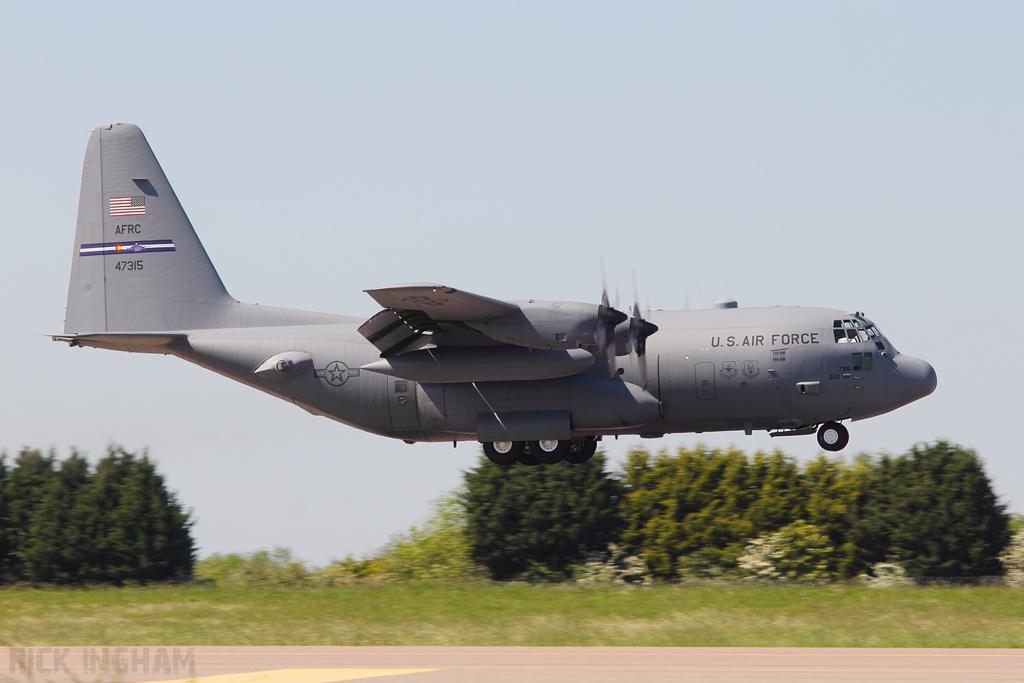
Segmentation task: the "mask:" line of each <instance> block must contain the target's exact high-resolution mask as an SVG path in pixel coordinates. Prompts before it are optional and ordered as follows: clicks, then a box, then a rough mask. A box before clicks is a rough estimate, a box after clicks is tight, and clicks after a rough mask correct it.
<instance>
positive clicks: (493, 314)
mask: <svg viewBox="0 0 1024 683" xmlns="http://www.w3.org/2000/svg"><path fill="white" fill-rule="evenodd" d="M366 293H367V294H369V295H370V296H372V297H373V299H374V300H375V301H376V302H377V303H379V304H380V305H381V306H383V307H384V308H390V309H392V310H396V311H422V312H423V313H424V314H426V316H427V317H428V318H430V319H431V320H438V321H449V322H460V321H466V320H486V319H488V318H501V317H504V316H506V315H512V314H513V313H517V312H518V311H519V307H518V306H516V305H515V304H510V303H507V302H505V301H498V300H497V299H490V298H488V297H486V296H480V295H479V294H470V293H469V292H461V291H459V290H457V289H454V288H452V287H445V286H444V285H435V284H430V283H425V282H415V283H411V284H405V285H391V286H389V287H381V288H379V289H367V290H366Z"/></svg>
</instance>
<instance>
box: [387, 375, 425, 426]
mask: <svg viewBox="0 0 1024 683" xmlns="http://www.w3.org/2000/svg"><path fill="white" fill-rule="evenodd" d="M389 388H390V389H391V391H390V392H389V394H388V410H389V411H390V413H391V428H392V429H416V428H418V427H419V426H420V414H419V410H418V408H417V406H416V403H417V401H416V382H413V381H412V380H408V379H396V380H392V381H391V386H390V387H389Z"/></svg>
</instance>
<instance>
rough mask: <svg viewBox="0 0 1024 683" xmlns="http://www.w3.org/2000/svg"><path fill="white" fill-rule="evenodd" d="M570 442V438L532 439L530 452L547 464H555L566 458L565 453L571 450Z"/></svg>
mask: <svg viewBox="0 0 1024 683" xmlns="http://www.w3.org/2000/svg"><path fill="white" fill-rule="evenodd" d="M570 443H571V442H570V441H569V440H564V441H555V440H554V439H551V440H545V441H531V442H530V453H532V454H533V457H535V458H537V460H539V461H540V462H542V463H544V464H545V465H554V464H555V463H556V462H561V461H562V459H563V458H565V454H566V453H568V452H569V444H570Z"/></svg>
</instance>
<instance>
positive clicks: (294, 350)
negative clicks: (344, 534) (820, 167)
mask: <svg viewBox="0 0 1024 683" xmlns="http://www.w3.org/2000/svg"><path fill="white" fill-rule="evenodd" d="M367 293H368V294H369V295H370V296H371V297H373V299H374V300H375V301H376V302H377V303H378V304H380V305H381V306H382V307H383V310H382V311H380V312H379V313H377V314H376V315H375V316H373V317H372V318H370V319H369V320H363V319H361V318H353V317H348V316H341V315H333V314H328V313H310V312H305V311H295V310H289V309H281V308H272V307H268V306H258V305H255V304H245V303H240V302H238V301H236V300H235V299H233V298H232V297H231V296H230V295H229V294H228V292H227V290H226V289H225V288H224V285H223V283H222V282H221V280H220V277H219V276H218V275H217V271H216V270H215V269H214V267H213V264H212V263H211V262H210V259H209V257H208V256H207V254H206V251H205V250H204V249H203V246H202V244H201V243H200V242H199V238H198V237H197V236H196V233H195V231H194V230H193V229H192V225H191V223H190V222H189V220H188V218H187V217H186V215H185V212H184V211H183V210H182V207H181V205H180V204H179V203H178V199H177V197H175V195H174V191H173V190H172V189H171V186H170V184H169V183H168V182H167V178H166V177H165V176H164V173H163V171H162V170H161V168H160V164H159V163H158V162H157V160H156V157H155V156H154V155H153V151H152V150H151V149H150V147H149V143H148V142H147V141H146V138H145V136H144V135H143V134H142V131H141V130H140V129H139V128H138V127H137V126H135V125H132V124H112V125H109V126H102V127H100V128H97V129H96V130H94V131H93V133H92V137H91V138H90V139H89V145H88V148H87V150H86V154H85V164H84V168H83V171H82V190H81V198H80V202H79V207H78V228H77V231H76V234H75V248H74V252H73V261H72V267H71V283H70V286H69V287H68V304H67V316H66V319H65V324H64V334H62V335H58V336H55V337H54V340H57V341H64V342H68V343H69V344H70V345H71V346H92V347H96V348H103V349H113V350H119V351H134V352H139V353H161V354H170V355H173V356H178V357H179V358H183V359H185V360H187V361H190V362H192V363H195V364H197V365H200V366H202V367H204V368H207V369H210V370H213V371H214V372H218V373H220V374H222V375H226V376H228V377H231V378H232V379H235V380H237V381H239V382H242V383H243V384H247V385H249V386H251V387H254V388H256V389H260V390H262V391H265V392H267V393H269V394H273V395H274V396H278V397H280V398H283V399H285V400H287V401H290V402H292V403H295V404H296V405H298V406H300V407H301V408H303V409H305V410H307V411H309V412H311V413H313V414H316V415H322V416H325V417H329V418H331V419H333V420H337V421H338V422H342V423H344V424H347V425H351V426H353V427H356V428H358V429H363V430H365V431H368V432H373V433H375V434H380V435H383V436H390V437H395V438H399V439H403V440H405V441H407V442H409V443H413V442H417V441H453V442H458V441H479V442H481V443H482V444H483V448H484V452H485V453H486V454H487V456H488V457H489V458H490V459H491V460H492V461H494V462H496V463H499V464H512V463H513V462H516V461H518V462H519V463H522V464H525V465H535V464H537V463H538V462H542V463H553V462H558V461H559V460H563V459H564V460H567V461H569V462H576V463H579V462H583V461H585V460H586V459H588V458H589V457H590V456H591V455H593V453H594V451H595V450H596V448H597V441H598V440H599V439H601V438H602V437H603V436H610V435H619V434H639V435H640V436H644V437H657V436H662V435H664V434H669V433H675V432H705V431H726V430H744V431H745V433H747V434H751V433H752V431H753V430H755V429H758V430H762V429H763V430H768V431H770V432H771V434H772V435H773V436H783V435H801V434H813V433H814V432H815V431H817V434H818V443H819V444H820V445H821V447H822V448H824V449H825V450H829V451H838V450H841V449H842V448H844V447H845V446H846V444H847V442H848V441H849V434H848V432H847V429H846V427H844V426H843V425H842V424H841V421H844V420H862V419H865V418H868V417H872V416H875V415H881V414H882V413H887V412H889V411H891V410H895V409H896V408H898V407H900V406H903V405H906V404H908V403H910V402H911V401H915V400H917V399H919V398H922V397H924V396H927V395H928V394H930V393H931V392H932V391H934V389H935V385H936V377H935V371H934V370H933V369H932V367H931V365H929V364H928V363H926V362H925V361H923V360H920V359H918V358H913V357H911V356H907V355H904V354H901V353H899V352H898V351H897V350H896V349H895V348H894V347H893V345H892V344H891V342H890V341H889V340H888V339H887V338H886V337H885V336H884V335H883V334H882V333H881V332H880V331H879V330H878V328H877V327H876V326H875V325H874V323H872V322H871V321H870V320H868V319H867V318H865V317H864V315H863V314H862V313H858V312H850V313H844V312H842V311H837V310H831V309H825V308H808V307H799V306H795V307H781V306H775V307H770V308H738V307H737V305H736V302H735V301H732V300H729V299H725V300H719V301H716V302H715V304H714V307H713V308H712V309H705V310H686V311H658V310H654V311H641V310H640V306H639V304H638V303H637V302H636V299H637V297H636V296H634V306H633V307H632V314H631V315H627V314H626V313H623V312H621V311H618V310H616V309H615V308H613V307H612V306H610V305H609V302H608V296H607V288H605V294H604V296H603V298H602V303H601V304H599V305H594V304H585V303H573V302H568V301H535V300H533V299H530V300H529V301H498V300H495V299H491V298H488V297H483V296H478V295H476V294H470V293H469V292H464V291H461V290H458V289H454V288H452V287H446V286H443V285H436V284H404V285H392V286H388V287H381V288H379V289H371V290H367Z"/></svg>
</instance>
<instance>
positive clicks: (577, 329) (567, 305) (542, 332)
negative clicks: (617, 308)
mask: <svg viewBox="0 0 1024 683" xmlns="http://www.w3.org/2000/svg"><path fill="white" fill-rule="evenodd" d="M509 303H513V304H515V305H517V306H519V311H518V312H516V313H513V314H511V315H506V316H503V317H500V318H490V319H488V320H473V321H469V322H467V323H465V324H466V325H468V326H470V327H472V328H473V329H475V330H476V331H478V332H480V333H481V334H482V335H484V336H485V337H488V338H489V339H493V340H495V341H499V342H503V343H505V344H515V345H516V346H527V347H530V348H534V349H576V348H580V347H582V346H589V345H592V344H597V326H598V310H599V307H598V306H596V305H594V304H583V303H576V302H571V301H535V300H533V299H531V300H529V301H512V302H509Z"/></svg>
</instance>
